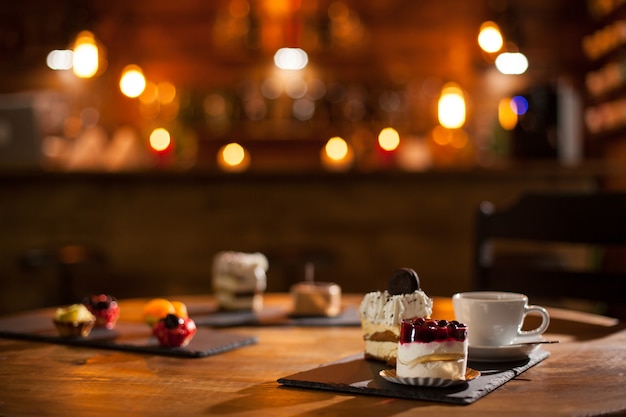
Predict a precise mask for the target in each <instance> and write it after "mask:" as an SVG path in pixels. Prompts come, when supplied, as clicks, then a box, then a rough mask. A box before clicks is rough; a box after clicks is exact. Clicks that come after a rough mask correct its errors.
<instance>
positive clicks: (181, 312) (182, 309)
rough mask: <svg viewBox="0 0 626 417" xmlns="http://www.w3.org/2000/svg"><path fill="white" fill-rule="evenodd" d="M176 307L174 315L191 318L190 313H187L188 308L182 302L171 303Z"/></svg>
mask: <svg viewBox="0 0 626 417" xmlns="http://www.w3.org/2000/svg"><path fill="white" fill-rule="evenodd" d="M171 303H172V305H173V306H174V314H176V315H177V316H178V317H182V318H187V317H189V313H188V312H187V306H186V305H185V304H184V303H182V302H181V301H171Z"/></svg>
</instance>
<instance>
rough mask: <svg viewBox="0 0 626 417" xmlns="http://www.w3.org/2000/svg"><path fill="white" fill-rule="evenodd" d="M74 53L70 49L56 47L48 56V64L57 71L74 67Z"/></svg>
mask: <svg viewBox="0 0 626 417" xmlns="http://www.w3.org/2000/svg"><path fill="white" fill-rule="evenodd" d="M73 59H74V53H73V52H72V51H71V50H70V49H55V50H53V51H50V53H49V54H48V56H47V57H46V65H48V68H50V69H52V70H55V71H62V70H69V69H72V66H73V64H72V61H73Z"/></svg>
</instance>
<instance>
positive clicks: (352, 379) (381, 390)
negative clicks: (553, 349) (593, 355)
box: [278, 349, 550, 404]
mask: <svg viewBox="0 0 626 417" xmlns="http://www.w3.org/2000/svg"><path fill="white" fill-rule="evenodd" d="M549 355H550V352H548V351H546V350H543V349H536V350H535V351H534V352H532V353H531V355H530V356H529V358H528V359H525V360H522V361H516V362H501V363H478V362H476V363H473V362H469V363H468V366H469V367H470V368H472V369H476V370H478V371H480V372H481V375H480V376H479V377H478V378H476V379H474V380H472V381H469V382H467V383H465V384H460V385H455V386H451V387H445V388H429V387H415V386H405V385H399V384H394V383H392V382H388V381H386V380H384V379H383V378H382V377H381V376H380V375H378V373H379V372H380V371H381V370H382V369H385V368H386V366H385V364H383V363H381V362H375V361H368V360H365V359H364V358H363V354H362V353H360V354H357V355H353V356H349V357H347V358H345V359H342V360H339V361H337V362H332V363H328V364H325V365H322V366H320V367H318V368H314V369H311V370H308V371H304V372H300V373H297V374H293V375H290V376H287V377H284V378H280V379H278V383H280V384H282V385H284V386H289V387H298V388H311V389H320V390H328V391H336V392H344V393H353V394H364V395H378V396H384V397H396V398H406V399H413V400H425V401H435V402H443V403H451V404H471V403H473V402H474V401H476V400H478V399H480V398H482V397H484V396H485V395H487V394H488V393H490V392H492V391H493V390H495V389H496V388H498V387H500V386H502V385H504V384H505V383H506V382H508V381H510V380H511V379H513V378H515V377H516V376H517V375H519V374H521V373H522V372H524V371H526V370H527V369H529V368H531V367H533V366H535V365H536V364H538V363H539V362H541V361H543V360H544V359H546V358H547V357H548V356H549Z"/></svg>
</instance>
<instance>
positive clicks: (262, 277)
mask: <svg viewBox="0 0 626 417" xmlns="http://www.w3.org/2000/svg"><path fill="white" fill-rule="evenodd" d="M268 267H269V264H268V260H267V258H266V257H265V255H263V254H262V253H244V252H233V251H224V252H219V253H217V254H216V255H215V257H214V258H213V289H214V292H215V297H216V299H217V302H218V304H219V307H220V308H221V309H222V310H249V311H260V310H262V309H263V292H264V291H265V289H266V287H267V276H266V272H267V269H268Z"/></svg>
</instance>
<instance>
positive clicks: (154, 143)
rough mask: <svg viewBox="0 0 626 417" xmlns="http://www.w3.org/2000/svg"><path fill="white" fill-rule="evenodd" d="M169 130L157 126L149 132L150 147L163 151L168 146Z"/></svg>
mask: <svg viewBox="0 0 626 417" xmlns="http://www.w3.org/2000/svg"><path fill="white" fill-rule="evenodd" d="M171 141H172V139H171V137H170V132H168V131H167V129H164V128H162V127H159V128H157V129H154V130H153V131H152V133H150V147H151V148H152V149H154V150H155V151H157V152H163V151H165V150H167V149H168V148H169V147H170V144H171Z"/></svg>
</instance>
